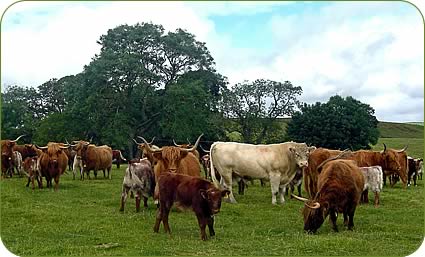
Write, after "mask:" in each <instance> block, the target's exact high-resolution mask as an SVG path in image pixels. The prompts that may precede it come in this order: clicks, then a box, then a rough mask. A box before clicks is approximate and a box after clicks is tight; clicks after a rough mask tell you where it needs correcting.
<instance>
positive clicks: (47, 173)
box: [37, 142, 68, 191]
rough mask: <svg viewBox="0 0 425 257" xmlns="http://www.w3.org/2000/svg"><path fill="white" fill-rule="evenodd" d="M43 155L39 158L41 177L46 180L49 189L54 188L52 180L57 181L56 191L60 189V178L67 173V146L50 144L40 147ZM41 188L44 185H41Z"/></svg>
mask: <svg viewBox="0 0 425 257" xmlns="http://www.w3.org/2000/svg"><path fill="white" fill-rule="evenodd" d="M37 148H38V149H40V150H42V151H43V152H42V154H41V156H40V157H39V159H40V161H39V163H40V171H41V175H42V176H43V177H45V178H46V183H47V187H48V188H49V187H52V179H54V180H55V191H57V190H58V187H59V178H60V176H61V175H62V174H63V173H64V172H65V171H66V166H67V165H68V157H67V156H66V154H65V151H64V150H65V149H68V147H67V146H63V144H61V143H54V142H49V143H48V144H47V146H44V147H39V146H37ZM41 187H43V184H42V183H41Z"/></svg>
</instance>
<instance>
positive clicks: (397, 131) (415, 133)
mask: <svg viewBox="0 0 425 257" xmlns="http://www.w3.org/2000/svg"><path fill="white" fill-rule="evenodd" d="M378 128H379V131H380V132H381V138H424V126H421V125H416V124H410V123H394V122H379V124H378Z"/></svg>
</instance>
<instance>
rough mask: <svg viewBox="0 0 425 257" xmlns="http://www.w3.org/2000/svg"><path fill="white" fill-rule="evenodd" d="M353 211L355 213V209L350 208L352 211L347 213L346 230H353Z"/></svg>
mask: <svg viewBox="0 0 425 257" xmlns="http://www.w3.org/2000/svg"><path fill="white" fill-rule="evenodd" d="M355 211H356V207H352V209H351V210H349V211H348V230H353V227H354V212H355Z"/></svg>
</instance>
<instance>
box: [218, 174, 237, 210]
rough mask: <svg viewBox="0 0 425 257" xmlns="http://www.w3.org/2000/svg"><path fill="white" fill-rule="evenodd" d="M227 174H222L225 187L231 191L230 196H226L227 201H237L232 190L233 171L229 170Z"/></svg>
mask: <svg viewBox="0 0 425 257" xmlns="http://www.w3.org/2000/svg"><path fill="white" fill-rule="evenodd" d="M223 173H224V172H223ZM225 174H226V175H222V176H221V179H222V182H223V185H224V187H225V188H226V189H228V190H229V191H230V194H229V198H225V201H226V202H230V203H237V202H236V199H235V196H234V195H233V190H232V172H231V171H229V172H226V173H225Z"/></svg>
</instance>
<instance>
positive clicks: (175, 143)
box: [173, 138, 182, 147]
mask: <svg viewBox="0 0 425 257" xmlns="http://www.w3.org/2000/svg"><path fill="white" fill-rule="evenodd" d="M173 143H174V145H175V146H177V147H182V145H178V144H177V143H176V141H174V138H173Z"/></svg>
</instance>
